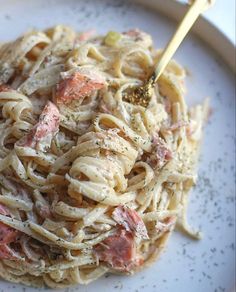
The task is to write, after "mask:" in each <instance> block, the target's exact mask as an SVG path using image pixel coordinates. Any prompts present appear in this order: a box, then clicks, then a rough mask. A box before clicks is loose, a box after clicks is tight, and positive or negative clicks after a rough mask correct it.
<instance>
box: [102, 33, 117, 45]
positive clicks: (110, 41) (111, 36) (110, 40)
mask: <svg viewBox="0 0 236 292" xmlns="http://www.w3.org/2000/svg"><path fill="white" fill-rule="evenodd" d="M120 39H121V34H120V33H118V32H116V31H109V32H108V33H107V35H106V36H105V39H104V43H105V44H106V45H107V46H110V47H114V46H115V45H116V44H117V42H118V41H119V40H120Z"/></svg>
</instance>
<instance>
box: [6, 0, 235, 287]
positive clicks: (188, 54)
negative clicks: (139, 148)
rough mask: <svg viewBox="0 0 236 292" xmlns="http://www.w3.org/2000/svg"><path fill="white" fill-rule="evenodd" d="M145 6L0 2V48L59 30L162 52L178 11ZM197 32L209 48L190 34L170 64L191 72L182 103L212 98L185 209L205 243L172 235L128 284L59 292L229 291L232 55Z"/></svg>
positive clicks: (111, 282)
mask: <svg viewBox="0 0 236 292" xmlns="http://www.w3.org/2000/svg"><path fill="white" fill-rule="evenodd" d="M136 2H137V1H136ZM138 2H141V1H140V0H139V1H138ZM145 2H148V5H151V6H152V8H151V9H147V8H145V5H146V6H147V4H145V5H144V4H143V6H139V5H138V4H137V3H134V1H131V2H129V1H125V0H114V1H111V0H110V1H109V0H96V1H92V0H86V1H76V0H67V1H63V0H57V1H56V0H47V1H45V0H37V1H36V0H35V1H27V0H21V1H13V0H8V1H4V0H0V7H1V10H0V41H4V40H10V39H13V38H15V37H17V36H18V35H19V34H21V33H23V32H24V31H26V30H28V29H30V28H45V27H48V26H52V25H55V24H57V23H64V24H69V25H72V26H73V27H75V28H76V29H77V30H85V29H88V28H97V30H98V31H99V32H101V33H104V32H106V31H107V30H110V29H113V30H121V31H122V30H125V29H128V28H132V27H139V28H141V29H143V30H145V31H147V32H149V33H151V34H152V35H153V37H154V40H155V43H156V46H157V47H163V46H164V45H165V44H166V42H167V40H168V39H169V37H170V36H171V34H172V33H173V31H174V29H175V26H176V25H175V23H174V22H173V21H172V20H171V15H172V16H173V15H174V17H175V18H180V17H181V15H182V13H183V11H184V8H183V7H182V6H180V5H178V4H175V3H172V2H171V1H169V0H165V1H164V0H163V1H160V0H159V1H156V0H155V1H154V0H149V1H145ZM157 9H160V11H161V14H160V13H158V12H157ZM166 15H168V16H166ZM195 30H196V31H197V33H198V34H199V35H201V37H203V38H204V39H205V40H207V41H208V46H207V45H206V44H205V43H203V42H202V41H201V40H200V39H199V38H198V37H196V36H193V35H190V36H188V37H187V39H186V40H185V42H184V43H183V44H182V46H181V48H180V49H179V51H178V53H177V54H176V56H175V59H176V60H177V61H179V62H180V63H181V64H182V65H183V66H185V67H186V68H188V70H189V72H190V76H189V77H188V78H187V85H188V94H187V100H188V102H189V103H196V102H199V101H201V100H203V99H204V97H206V96H210V97H212V109H213V114H212V116H211V118H210V122H209V124H208V126H207V127H206V130H205V139H204V143H203V147H202V155H201V161H200V166H199V181H198V185H197V187H196V189H195V190H194V191H193V192H192V194H191V198H190V199H191V203H190V208H189V220H190V222H191V223H192V224H193V225H194V226H196V227H200V228H201V229H202V231H203V233H204V238H203V239H202V240H201V241H192V240H191V239H189V238H187V237H185V236H183V235H182V234H179V233H178V232H175V233H174V234H173V235H172V237H171V239H170V241H169V244H168V248H167V249H166V251H165V252H164V253H163V254H162V256H161V258H160V259H159V260H158V261H157V262H156V263H155V264H154V265H153V266H152V267H150V268H148V269H145V270H144V271H142V272H140V273H138V274H136V275H134V276H132V277H124V276H122V277H121V276H112V275H110V276H109V277H104V278H102V279H100V280H98V281H97V282H95V283H92V284H90V285H89V286H86V287H83V286H80V287H79V288H78V286H77V287H76V288H71V289H70V290H65V291H70V292H72V291H77V290H79V291H81V292H85V291H89V292H99V291H102V292H108V291H123V292H126V291H127V292H128V291H131V292H135V291H137V292H138V291H146V292H154V291H159V292H164V291H177V292H178V291H181V292H186V291H191V292H199V291H201V292H210V291H214V292H221V291H225V292H229V291H233V287H234V247H235V239H234V223H235V220H234V219H235V218H234V203H235V197H234V194H235V185H234V173H235V148H234V133H235V123H234V117H235V112H234V111H235V96H234V76H233V73H232V71H230V69H228V68H227V65H226V62H227V63H228V64H230V63H231V65H232V64H233V52H234V49H233V46H232V44H231V43H230V42H229V41H228V40H227V39H226V38H225V37H224V36H223V35H222V34H221V33H220V32H219V31H217V30H216V29H215V28H214V27H213V26H212V25H211V24H209V23H208V22H206V21H205V20H200V21H199V23H198V25H197V26H196V27H195ZM209 45H210V46H211V47H214V48H215V49H216V50H217V51H218V53H220V54H221V56H222V57H223V59H224V60H225V61H223V60H222V59H221V58H220V57H219V55H217V54H216V53H215V52H214V50H213V49H212V48H211V47H210V46H209ZM231 67H232V66H231ZM0 287H1V288H2V290H1V291H14V292H15V291H28V292H33V291H38V290H36V289H32V288H25V287H23V286H21V285H14V284H9V283H6V282H4V281H1V282H0Z"/></svg>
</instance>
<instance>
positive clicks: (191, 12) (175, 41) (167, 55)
mask: <svg viewBox="0 0 236 292" xmlns="http://www.w3.org/2000/svg"><path fill="white" fill-rule="evenodd" d="M214 2H215V1H214V0H194V1H191V4H190V5H191V6H190V8H189V9H188V11H187V13H186V15H185V16H184V18H183V20H182V21H181V23H180V24H179V26H178V28H177V30H176V32H175V34H174V35H173V37H172V38H171V39H170V41H169V43H168V44H167V46H166V47H165V49H164V50H163V52H162V55H161V58H160V59H159V61H158V63H157V64H156V67H155V70H154V72H153V73H152V75H151V76H150V78H149V79H148V80H147V81H146V82H145V84H144V85H142V86H139V87H136V88H134V89H133V90H132V91H131V92H129V93H125V95H124V100H125V101H128V102H130V103H133V104H139V105H142V106H145V107H146V106H147V105H148V104H149V101H150V99H151V96H152V95H153V89H154V85H155V83H156V81H157V79H158V78H159V77H160V75H161V74H162V72H163V70H164V69H165V67H166V66H167V64H168V63H169V61H170V59H171V58H172V57H173V55H174V53H175V52H176V50H177V49H178V47H179V46H180V44H181V42H182V41H183V39H184V37H185V36H186V35H187V33H188V32H189V30H190V29H191V27H192V26H193V24H194V22H195V21H196V20H197V18H198V17H199V15H200V14H201V13H202V12H203V11H205V10H206V9H208V8H209V7H210V6H212V5H213V4H214Z"/></svg>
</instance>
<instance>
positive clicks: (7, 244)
mask: <svg viewBox="0 0 236 292" xmlns="http://www.w3.org/2000/svg"><path fill="white" fill-rule="evenodd" d="M160 55H161V51H157V50H155V49H154V47H153V43H152V38H151V37H150V35H148V34H146V33H144V32H142V31H140V30H137V29H135V30H130V31H127V32H124V33H118V32H109V33H108V34H107V35H106V36H99V35H96V34H94V33H93V32H91V31H89V32H83V33H76V32H75V31H74V30H73V29H71V28H69V27H66V26H62V25H58V26H56V27H53V28H50V29H48V30H46V31H31V32H28V33H26V34H25V35H24V36H22V37H20V38H18V39H17V40H15V41H13V42H9V43H5V44H1V46H0V276H1V277H2V278H4V279H7V280H9V281H12V282H17V283H24V284H26V285H32V286H42V285H45V284H46V285H47V286H49V287H52V288H63V287H67V286H70V285H73V284H77V283H79V284H88V283H90V282H91V281H94V280H96V279H98V278H99V277H101V276H102V275H104V274H105V273H107V272H110V273H123V274H132V273H134V272H136V271H138V270H139V269H141V268H143V267H145V266H147V265H149V264H150V263H151V262H152V261H153V260H154V259H155V258H156V257H157V255H158V254H159V253H160V251H161V250H162V248H163V247H164V246H165V244H166V240H167V238H168V236H169V235H170V234H171V232H172V231H173V229H174V227H175V226H176V224H179V225H180V226H182V228H183V229H184V230H185V231H186V232H187V233H188V234H189V235H191V236H192V237H195V238H198V237H199V234H198V232H195V231H194V230H192V228H191V227H190V226H189V225H188V223H187V219H186V208H187V201H188V194H189V191H190V190H191V188H192V186H193V185H194V184H195V183H196V177H197V175H196V162H197V160H198V152H199V145H200V142H201V139H202V129H203V125H204V121H205V120H206V117H207V114H208V103H207V101H206V102H205V103H204V104H203V105H197V106H196V107H193V108H190V109H189V108H188V107H187V105H186V103H185V99H184V94H185V85H184V79H185V71H184V69H183V68H182V67H181V66H180V65H178V64H177V63H176V62H175V61H173V60H172V61H170V63H169V65H168V66H167V68H166V70H165V71H164V73H163V74H162V76H161V77H160V78H159V80H158V81H157V83H156V85H155V89H154V91H155V92H154V94H153V96H152V98H151V100H150V102H149V104H148V105H147V107H144V106H142V105H138V104H132V103H131V102H129V101H128V100H126V99H125V98H124V95H125V94H126V96H127V95H128V94H129V90H130V88H132V87H134V86H139V85H141V84H142V83H143V82H144V81H145V80H146V79H147V78H148V76H149V75H150V74H151V72H152V71H153V68H154V66H155V64H156V63H157V61H158V59H159V58H160Z"/></svg>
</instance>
